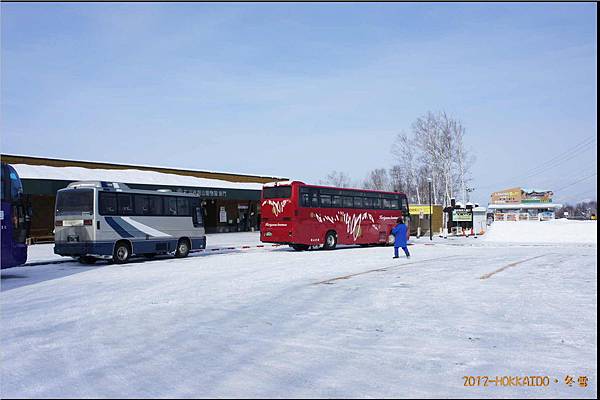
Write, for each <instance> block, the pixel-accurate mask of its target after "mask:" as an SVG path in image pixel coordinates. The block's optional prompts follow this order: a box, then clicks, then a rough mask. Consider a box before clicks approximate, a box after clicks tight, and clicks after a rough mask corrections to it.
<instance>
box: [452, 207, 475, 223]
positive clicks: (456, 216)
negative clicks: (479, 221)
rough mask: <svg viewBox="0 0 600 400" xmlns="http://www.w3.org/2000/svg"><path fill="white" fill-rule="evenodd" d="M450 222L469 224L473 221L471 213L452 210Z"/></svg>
mask: <svg viewBox="0 0 600 400" xmlns="http://www.w3.org/2000/svg"><path fill="white" fill-rule="evenodd" d="M452 221H454V222H471V221H473V213H472V212H471V211H469V210H460V209H459V210H453V211H452Z"/></svg>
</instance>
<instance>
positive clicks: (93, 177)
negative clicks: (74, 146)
mask: <svg viewBox="0 0 600 400" xmlns="http://www.w3.org/2000/svg"><path fill="white" fill-rule="evenodd" d="M11 165H12V166H13V167H14V168H15V170H16V171H17V173H18V174H19V177H21V179H57V180H65V181H108V182H122V183H137V184H146V185H167V186H169V185H170V186H190V187H208V188H222V189H248V190H261V189H262V184H260V183H250V182H229V181H224V180H220V179H209V178H197V177H194V176H185V175H176V174H166V173H162V172H154V171H142V170H138V169H92V168H81V167H51V166H47V165H27V164H11Z"/></svg>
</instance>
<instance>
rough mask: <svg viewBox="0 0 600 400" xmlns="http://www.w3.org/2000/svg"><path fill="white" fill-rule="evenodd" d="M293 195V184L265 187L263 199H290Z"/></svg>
mask: <svg viewBox="0 0 600 400" xmlns="http://www.w3.org/2000/svg"><path fill="white" fill-rule="evenodd" d="M291 196H292V187H291V186H274V187H266V188H263V199H289V198H290V197H291Z"/></svg>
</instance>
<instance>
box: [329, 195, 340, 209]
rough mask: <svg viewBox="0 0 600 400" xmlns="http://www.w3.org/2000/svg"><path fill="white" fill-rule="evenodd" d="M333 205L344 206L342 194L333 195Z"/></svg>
mask: <svg viewBox="0 0 600 400" xmlns="http://www.w3.org/2000/svg"><path fill="white" fill-rule="evenodd" d="M331 206H332V207H341V206H342V197H341V196H333V198H332V199H331Z"/></svg>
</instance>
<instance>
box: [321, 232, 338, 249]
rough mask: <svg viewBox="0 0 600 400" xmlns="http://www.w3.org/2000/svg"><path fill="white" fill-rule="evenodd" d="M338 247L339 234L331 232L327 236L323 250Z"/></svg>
mask: <svg viewBox="0 0 600 400" xmlns="http://www.w3.org/2000/svg"><path fill="white" fill-rule="evenodd" d="M335 246H337V234H336V233H335V232H334V231H329V232H327V234H326V235H325V244H324V245H323V248H324V249H325V250H333V249H335Z"/></svg>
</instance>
